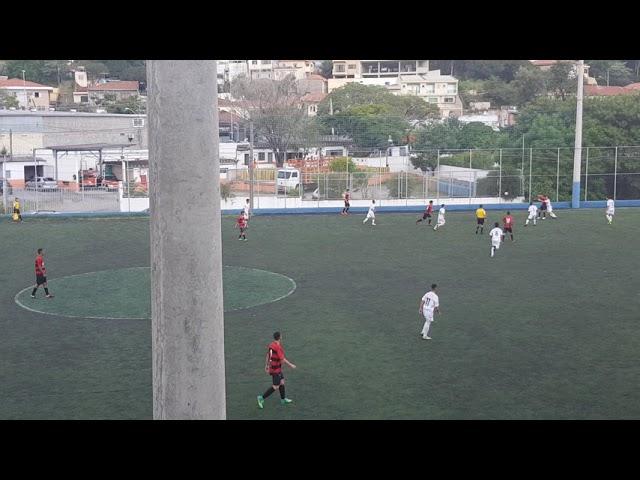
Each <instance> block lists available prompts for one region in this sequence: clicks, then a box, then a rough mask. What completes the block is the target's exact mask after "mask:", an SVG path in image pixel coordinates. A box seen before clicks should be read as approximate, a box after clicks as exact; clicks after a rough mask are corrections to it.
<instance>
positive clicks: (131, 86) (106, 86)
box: [89, 80, 139, 92]
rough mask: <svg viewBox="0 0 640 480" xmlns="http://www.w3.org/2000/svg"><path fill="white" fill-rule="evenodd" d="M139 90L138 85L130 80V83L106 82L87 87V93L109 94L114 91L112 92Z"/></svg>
mask: <svg viewBox="0 0 640 480" xmlns="http://www.w3.org/2000/svg"><path fill="white" fill-rule="evenodd" d="M138 88H139V84H138V82H137V81H135V80H132V81H128V80H127V81H117V82H106V83H99V84H98V85H94V86H92V87H89V91H93V92H95V91H99V92H105V91H107V92H110V91H114V90H118V91H130V90H135V91H138Z"/></svg>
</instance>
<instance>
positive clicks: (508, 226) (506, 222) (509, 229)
mask: <svg viewBox="0 0 640 480" xmlns="http://www.w3.org/2000/svg"><path fill="white" fill-rule="evenodd" d="M513 223H514V222H513V217H512V216H511V212H507V214H506V215H505V216H504V217H503V218H502V225H503V228H502V230H503V231H504V236H505V237H506V236H507V233H508V234H509V235H511V241H512V242H515V240H514V239H513Z"/></svg>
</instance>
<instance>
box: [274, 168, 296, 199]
mask: <svg viewBox="0 0 640 480" xmlns="http://www.w3.org/2000/svg"><path fill="white" fill-rule="evenodd" d="M301 180H302V177H301V175H300V170H298V169H297V168H288V167H286V168H279V169H278V178H277V180H276V185H277V186H278V193H285V190H292V189H295V190H298V192H300V185H301Z"/></svg>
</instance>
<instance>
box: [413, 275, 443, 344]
mask: <svg viewBox="0 0 640 480" xmlns="http://www.w3.org/2000/svg"><path fill="white" fill-rule="evenodd" d="M436 288H438V285H436V284H435V283H434V284H432V285H431V291H430V292H427V293H425V294H424V295H423V296H422V300H421V301H420V309H419V310H418V313H419V314H420V315H423V316H424V326H423V327H422V331H421V332H420V335H421V336H422V339H423V340H431V337H430V336H429V328H430V327H431V322H433V314H434V313H438V314H440V309H439V307H440V300H439V299H438V295H436Z"/></svg>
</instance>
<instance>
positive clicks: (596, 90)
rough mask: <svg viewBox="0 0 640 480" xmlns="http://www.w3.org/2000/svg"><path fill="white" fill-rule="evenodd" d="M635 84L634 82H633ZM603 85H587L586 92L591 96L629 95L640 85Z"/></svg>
mask: <svg viewBox="0 0 640 480" xmlns="http://www.w3.org/2000/svg"><path fill="white" fill-rule="evenodd" d="M632 85H633V84H632ZM629 87H630V85H627V86H626V87H602V86H598V85H585V86H584V94H585V95H587V96H590V97H611V96H614V95H629V94H631V93H635V90H637V89H638V87H632V88H629Z"/></svg>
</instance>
